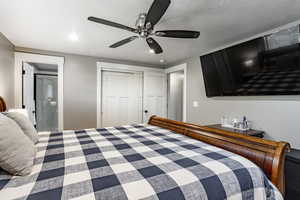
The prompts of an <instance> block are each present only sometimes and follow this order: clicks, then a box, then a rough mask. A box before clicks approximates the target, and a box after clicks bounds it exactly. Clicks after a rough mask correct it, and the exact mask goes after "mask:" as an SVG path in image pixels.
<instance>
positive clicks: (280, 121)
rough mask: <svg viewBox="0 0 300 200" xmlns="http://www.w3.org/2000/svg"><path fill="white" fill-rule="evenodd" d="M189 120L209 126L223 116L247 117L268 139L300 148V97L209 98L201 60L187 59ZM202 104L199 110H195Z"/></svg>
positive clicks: (218, 121)
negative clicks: (195, 104)
mask: <svg viewBox="0 0 300 200" xmlns="http://www.w3.org/2000/svg"><path fill="white" fill-rule="evenodd" d="M187 88H188V89H187V121H188V122H191V123H196V124H201V125H207V124H214V123H220V120H221V117H222V116H236V117H242V116H244V115H245V116H247V117H248V119H249V120H252V121H253V123H254V128H257V129H261V130H264V131H266V133H267V138H269V139H273V140H282V141H287V142H289V143H290V144H291V145H292V147H293V148H298V149H300V96H284V97H278V96H276V97H275V96H269V97H218V98H207V97H206V93H205V87H204V81H203V75H202V69H201V63H200V58H199V57H197V58H191V59H189V60H187ZM193 101H199V107H198V108H194V107H193V105H192V104H193Z"/></svg>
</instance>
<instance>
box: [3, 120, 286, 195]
mask: <svg viewBox="0 0 300 200" xmlns="http://www.w3.org/2000/svg"><path fill="white" fill-rule="evenodd" d="M39 138H40V139H39V143H38V144H37V150H38V152H37V156H36V159H35V165H34V167H33V171H32V173H31V174H30V175H29V176H26V177H17V176H11V175H9V174H7V173H6V172H5V171H1V172H0V197H1V199H43V200H47V199H51V200H52V199H101V200H102V199H104V200H105V199H120V200H122V199H191V200H193V199H213V200H214V199H216V200H217V199H269V200H271V199H274V200H282V199H283V198H282V193H283V192H284V182H283V173H282V170H283V164H284V152H285V151H286V150H287V149H288V144H286V143H277V142H271V141H265V140H261V139H260V140H259V141H256V142H254V139H253V138H248V137H246V139H245V138H242V137H231V135H230V134H227V133H222V132H215V133H213V132H212V131H211V130H208V129H205V128H203V127H200V126H197V125H192V124H186V123H182V122H176V121H172V120H167V119H163V118H159V117H155V116H153V117H151V119H150V120H149V123H148V124H138V125H126V126H121V127H108V128H101V129H86V130H77V131H73V130H70V131H63V132H42V133H39ZM243 140H244V141H243ZM255 140H256V139H255ZM254 155H256V156H254ZM262 155H263V156H262ZM245 157H246V158H248V159H246V158H245ZM254 157H255V158H256V159H253V158H254Z"/></svg>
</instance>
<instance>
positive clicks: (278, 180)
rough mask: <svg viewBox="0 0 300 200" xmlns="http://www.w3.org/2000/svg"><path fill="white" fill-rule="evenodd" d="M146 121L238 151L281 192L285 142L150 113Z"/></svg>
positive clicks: (286, 149)
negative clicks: (150, 115)
mask: <svg viewBox="0 0 300 200" xmlns="http://www.w3.org/2000/svg"><path fill="white" fill-rule="evenodd" d="M148 123H149V124H150V125H154V126H159V127H161V128H166V129H169V130H172V131H175V132H177V133H180V134H183V135H186V136H188V137H191V138H194V139H196V140H200V141H203V142H205V143H208V144H211V145H214V146H217V147H220V148H222V149H225V150H227V151H231V152H233V153H236V154H239V155H241V156H243V157H245V158H247V159H249V160H251V161H252V162H254V163H255V164H256V165H258V166H259V167H260V168H261V169H262V170H263V171H264V173H265V174H266V175H267V177H268V178H269V179H270V180H271V182H272V183H273V184H274V185H276V186H277V188H278V189H279V190H280V192H281V193H282V194H284V192H285V183H284V162H285V153H286V152H288V151H289V150H290V145H289V144H288V143H286V142H274V141H270V140H265V139H260V138H256V137H251V136H247V135H242V134H237V133H231V132H227V131H223V130H216V129H212V128H208V127H202V126H199V125H194V124H188V123H183V122H178V121H173V120H168V119H164V118H160V117H157V116H152V117H151V118H150V120H149V122H148Z"/></svg>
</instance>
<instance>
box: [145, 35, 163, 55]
mask: <svg viewBox="0 0 300 200" xmlns="http://www.w3.org/2000/svg"><path fill="white" fill-rule="evenodd" d="M146 41H147V43H148V45H149V47H150V48H151V49H153V50H154V52H155V53H156V54H160V53H162V52H163V50H162V48H161V46H160V45H159V44H158V43H157V42H156V41H155V40H154V39H153V38H152V37H149V38H147V39H146Z"/></svg>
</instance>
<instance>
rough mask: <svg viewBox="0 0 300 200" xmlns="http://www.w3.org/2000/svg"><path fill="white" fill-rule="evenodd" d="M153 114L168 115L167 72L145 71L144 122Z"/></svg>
mask: <svg viewBox="0 0 300 200" xmlns="http://www.w3.org/2000/svg"><path fill="white" fill-rule="evenodd" d="M152 115H157V116H159V117H167V74H166V73H164V72H144V117H143V120H144V123H147V122H148V120H149V118H150V117H151V116H152Z"/></svg>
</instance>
